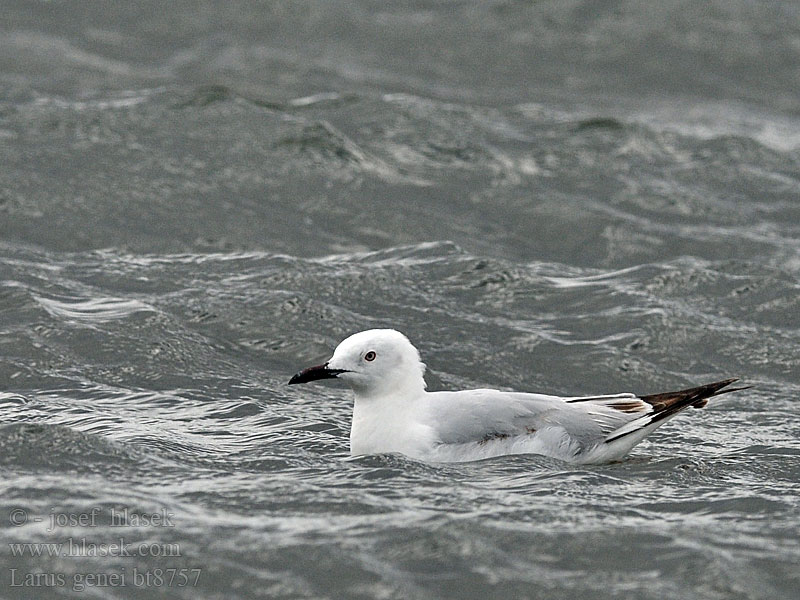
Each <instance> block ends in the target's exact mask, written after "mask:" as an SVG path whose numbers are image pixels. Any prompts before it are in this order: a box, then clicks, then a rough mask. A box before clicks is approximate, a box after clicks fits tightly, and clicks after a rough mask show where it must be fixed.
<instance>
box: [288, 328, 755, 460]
mask: <svg viewBox="0 0 800 600" xmlns="http://www.w3.org/2000/svg"><path fill="white" fill-rule="evenodd" d="M424 374H425V365H424V364H423V363H422V361H421V360H420V355H419V352H418V351H417V349H416V348H415V347H414V346H413V345H412V344H411V342H410V341H409V340H408V338H407V337H406V336H405V335H403V334H402V333H400V332H399V331H395V330H394V329H370V330H368V331H361V332H359V333H355V334H353V335H351V336H350V337H348V338H347V339H345V340H344V341H342V342H341V343H340V344H339V345H338V346H337V348H336V350H335V351H334V352H333V356H332V357H331V358H330V360H328V361H327V362H326V363H324V364H321V365H317V366H313V367H309V368H307V369H304V370H303V371H300V372H299V373H297V374H296V375H295V376H294V377H292V378H291V380H290V381H289V385H295V384H300V383H308V382H310V381H316V380H321V379H333V378H335V379H341V380H342V381H344V382H346V383H347V384H349V385H350V387H351V388H352V390H353V392H354V394H355V404H354V406H353V422H352V426H351V429H350V452H351V454H353V455H364V454H384V453H393V452H397V453H401V454H405V455H406V456H409V457H411V458H414V459H418V460H423V461H434V462H461V461H472V460H480V459H484V458H489V457H494V456H502V455H507V454H541V455H545V456H550V457H552V458H556V459H560V460H563V461H567V462H571V463H576V464H600V463H607V462H613V461H618V460H620V459H622V458H623V457H624V456H625V455H626V454H627V453H628V452H629V451H630V450H631V448H633V447H634V446H635V445H636V444H638V443H639V442H641V441H642V440H643V439H644V438H645V437H647V436H648V435H649V434H650V433H652V432H653V430H655V429H656V428H657V427H660V426H661V425H663V424H664V423H666V422H667V421H668V420H669V419H671V418H673V417H675V416H676V415H677V414H679V413H680V412H681V411H683V410H684V409H686V408H689V407H693V408H701V407H703V406H705V405H706V404H707V403H708V400H709V398H711V397H713V396H718V395H720V394H724V393H727V392H733V391H737V390H742V389H746V388H744V387H739V388H729V387H727V386H729V385H730V384H731V383H733V382H734V381H736V379H735V378H734V379H725V380H723V381H717V382H715V383H709V384H706V385H701V386H699V387H695V388H691V389H686V390H681V391H677V392H666V393H661V394H651V395H646V396H637V395H635V394H629V393H628V394H611V395H602V396H576V397H561V396H552V395H547V394H535V393H521V392H506V391H502V390H495V389H474V390H462V391H440V392H428V391H426V390H425V388H426V385H425V379H424Z"/></svg>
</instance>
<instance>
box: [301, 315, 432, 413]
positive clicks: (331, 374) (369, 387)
mask: <svg viewBox="0 0 800 600" xmlns="http://www.w3.org/2000/svg"><path fill="white" fill-rule="evenodd" d="M424 374H425V365H424V364H423V363H422V361H421V360H420V358H419V352H418V351H417V349H416V348H415V347H414V346H413V345H412V344H411V342H409V341H408V338H407V337H406V336H404V335H403V334H402V333H400V332H399V331H395V330H394V329H370V330H367V331H361V332H359V333H355V334H353V335H351V336H350V337H349V338H347V339H345V340H343V341H342V342H341V343H340V344H339V345H338V346H337V347H336V350H334V352H333V356H332V357H331V358H330V360H328V362H326V363H324V364H321V365H317V366H314V367H309V368H308V369H304V370H303V371H300V372H299V373H297V375H295V376H294V377H292V378H291V380H290V381H289V385H294V384H297V383H308V382H309V381H316V380H318V379H331V378H336V379H341V380H342V381H345V382H346V383H348V384H349V385H350V387H351V388H353V390H354V391H355V393H356V396H357V397H364V398H372V397H383V396H392V395H397V394H412V393H421V392H422V391H423V390H424V389H425V379H424V378H423V375H424Z"/></svg>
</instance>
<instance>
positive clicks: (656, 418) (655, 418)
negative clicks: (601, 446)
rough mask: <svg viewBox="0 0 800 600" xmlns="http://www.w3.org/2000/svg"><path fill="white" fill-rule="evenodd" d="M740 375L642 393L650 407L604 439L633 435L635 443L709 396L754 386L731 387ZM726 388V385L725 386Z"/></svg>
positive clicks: (605, 441) (607, 440)
mask: <svg viewBox="0 0 800 600" xmlns="http://www.w3.org/2000/svg"><path fill="white" fill-rule="evenodd" d="M734 381H738V379H737V378H735V377H734V378H732V379H725V380H724V381H717V382H715V383H707V384H706V385H701V386H698V387H694V388H689V389H686V390H680V391H678V392H665V393H662V394H650V395H648V396H639V399H640V400H642V401H643V402H646V403H647V404H649V405H650V406H651V407H652V409H651V411H650V412H649V413H648V414H647V415H645V416H643V417H640V418H638V419H636V420H634V421H631V422H630V423H627V424H626V425H623V426H622V427H620V428H619V429H617V430H615V431H612V432H611V433H610V434H609V435H608V437H606V439H605V440H604V443H606V444H611V443H612V442H616V441H617V440H620V439H622V438H631V439H630V440H626V441H630V442H633V443H631V445H630V447H633V446H634V445H635V444H636V443H637V442H639V441H640V440H642V439H643V438H644V437H645V436H646V435H647V434H649V433H650V432H651V431H653V430H654V429H655V428H657V427H659V426H660V425H663V424H664V423H665V422H666V421H667V420H669V419H671V418H672V417H674V416H675V415H677V414H678V413H679V412H681V411H682V410H684V409H687V408H689V407H690V406H691V407H692V408H702V407H704V406H705V405H706V404H708V400H709V398H713V397H714V396H719V395H721V394H727V393H729V392H738V391H739V390H746V389H748V388H751V387H752V386H749V385H748V386H742V387H735V388H729V387H728V386H729V385H730V384H732V383H733V382H734ZM725 388H727V389H725Z"/></svg>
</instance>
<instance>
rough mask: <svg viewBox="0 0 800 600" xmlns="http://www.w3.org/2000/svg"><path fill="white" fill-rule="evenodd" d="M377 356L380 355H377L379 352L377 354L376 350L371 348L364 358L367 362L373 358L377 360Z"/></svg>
mask: <svg viewBox="0 0 800 600" xmlns="http://www.w3.org/2000/svg"><path fill="white" fill-rule="evenodd" d="M377 356H378V355H377V354H375V352H374V351H372V350H370V351H369V352H367V353H366V354H365V355H364V360H366V361H367V362H372V361H373V360H375V358H376V357H377Z"/></svg>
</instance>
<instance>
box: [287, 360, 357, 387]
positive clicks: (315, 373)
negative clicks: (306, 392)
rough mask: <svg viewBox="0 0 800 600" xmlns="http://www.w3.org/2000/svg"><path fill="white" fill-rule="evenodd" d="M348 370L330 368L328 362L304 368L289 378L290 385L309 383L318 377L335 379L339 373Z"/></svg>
mask: <svg viewBox="0 0 800 600" xmlns="http://www.w3.org/2000/svg"><path fill="white" fill-rule="evenodd" d="M347 372H348V371H347V369H330V368H328V363H325V364H324V365H317V366H315V367H308V368H307V369H303V370H302V371H300V372H299V373H297V374H296V375H295V376H294V377H292V378H291V379H290V380H289V385H294V384H296V383H308V382H309V381H316V380H318V379H335V378H336V377H338V376H339V373H347Z"/></svg>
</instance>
